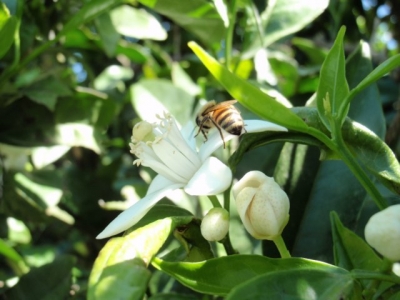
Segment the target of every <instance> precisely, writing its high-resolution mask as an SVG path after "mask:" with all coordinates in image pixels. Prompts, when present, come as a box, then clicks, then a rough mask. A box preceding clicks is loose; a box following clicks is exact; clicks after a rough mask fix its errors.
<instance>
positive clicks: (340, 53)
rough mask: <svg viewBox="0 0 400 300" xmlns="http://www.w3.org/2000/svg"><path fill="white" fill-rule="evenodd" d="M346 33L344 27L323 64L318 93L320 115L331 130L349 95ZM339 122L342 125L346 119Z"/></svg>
mask: <svg viewBox="0 0 400 300" xmlns="http://www.w3.org/2000/svg"><path fill="white" fill-rule="evenodd" d="M344 33H345V28H344V27H342V28H341V29H340V31H339V33H338V35H337V37H336V40H335V43H334V44H333V47H332V48H331V50H330V51H329V53H328V55H327V57H326V59H325V61H324V63H323V64H322V67H321V73H320V80H319V85H318V91H317V107H318V113H319V116H320V118H321V120H322V122H323V123H324V125H325V126H326V128H328V129H329V130H331V123H332V122H333V120H335V118H337V117H336V116H337V113H338V111H339V108H340V106H341V105H342V103H344V101H345V99H346V97H347V95H348V94H349V86H348V83H347V80H346V69H345V58H344V49H343V38H344ZM348 110H349V107H347V108H346V114H347V111H348ZM344 117H345V116H344ZM338 121H339V122H340V123H342V122H343V121H344V119H342V120H338Z"/></svg>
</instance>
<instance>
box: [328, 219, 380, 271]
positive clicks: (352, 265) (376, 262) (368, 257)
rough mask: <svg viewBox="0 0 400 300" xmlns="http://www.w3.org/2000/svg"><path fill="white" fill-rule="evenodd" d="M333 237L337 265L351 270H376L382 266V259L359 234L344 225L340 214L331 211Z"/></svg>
mask: <svg viewBox="0 0 400 300" xmlns="http://www.w3.org/2000/svg"><path fill="white" fill-rule="evenodd" d="M331 224H332V237H333V246H334V251H333V252H334V256H335V265H337V266H339V267H342V268H344V269H347V270H349V271H351V270H352V269H363V270H371V271H376V270H379V269H380V267H381V266H382V259H381V258H379V256H378V255H377V254H376V253H375V251H374V250H372V248H371V247H370V246H369V245H368V244H367V243H366V242H365V241H364V240H363V239H362V238H360V237H359V236H358V235H356V234H355V233H354V232H352V231H351V230H349V229H347V228H346V227H344V226H343V224H342V222H340V219H339V216H338V215H337V214H336V213H335V212H332V213H331Z"/></svg>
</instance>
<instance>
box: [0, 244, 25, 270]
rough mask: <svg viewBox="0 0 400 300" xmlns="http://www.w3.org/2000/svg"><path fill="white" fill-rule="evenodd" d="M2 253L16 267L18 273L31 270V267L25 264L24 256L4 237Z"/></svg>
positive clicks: (0, 246)
mask: <svg viewBox="0 0 400 300" xmlns="http://www.w3.org/2000/svg"><path fill="white" fill-rule="evenodd" d="M0 255H1V256H2V257H3V258H4V259H5V260H6V261H7V263H8V264H9V265H10V266H11V268H13V269H14V271H15V273H16V274H18V275H22V274H24V273H27V272H28V271H29V267H28V266H27V265H26V264H25V262H24V260H23V258H22V256H21V255H20V254H19V253H18V252H17V251H16V250H15V249H14V248H12V247H11V246H10V245H9V244H8V243H6V242H5V241H4V240H3V239H0Z"/></svg>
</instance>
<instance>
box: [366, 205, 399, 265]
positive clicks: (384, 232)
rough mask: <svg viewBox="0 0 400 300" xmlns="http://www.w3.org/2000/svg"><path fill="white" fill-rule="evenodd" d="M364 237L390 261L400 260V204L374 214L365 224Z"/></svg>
mask: <svg viewBox="0 0 400 300" xmlns="http://www.w3.org/2000/svg"><path fill="white" fill-rule="evenodd" d="M365 239H366V241H367V243H368V244H370V245H371V246H372V247H373V248H375V250H376V251H378V252H379V253H380V254H382V256H384V257H386V258H388V259H389V260H391V261H399V260H400V204H397V205H393V206H389V207H388V208H386V209H384V210H382V211H380V212H378V213H376V214H374V215H373V216H372V217H371V218H370V219H369V221H368V223H367V225H366V226H365Z"/></svg>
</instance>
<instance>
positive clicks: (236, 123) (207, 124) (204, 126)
mask: <svg viewBox="0 0 400 300" xmlns="http://www.w3.org/2000/svg"><path fill="white" fill-rule="evenodd" d="M236 102H237V101H236V100H230V101H224V102H221V103H218V104H216V103H215V101H210V102H208V103H207V104H205V105H204V106H203V107H202V108H201V110H200V112H199V113H198V115H197V117H196V124H197V126H199V131H198V132H197V134H196V135H195V136H198V135H199V133H200V131H201V133H202V134H203V136H204V138H205V139H206V141H207V134H208V131H209V130H210V129H211V128H213V127H216V128H217V129H218V131H219V134H220V135H221V139H222V142H223V144H224V149H225V140H224V136H223V135H222V129H223V130H225V131H226V132H228V133H230V134H233V135H238V136H239V135H241V133H242V130H244V131H245V132H246V129H245V128H244V123H243V119H242V116H241V115H240V112H239V110H238V109H237V108H236V107H234V106H233V104H235V103H236Z"/></svg>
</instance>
